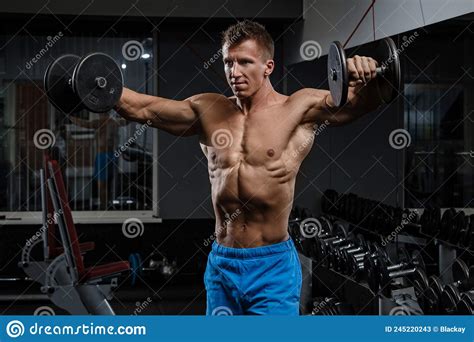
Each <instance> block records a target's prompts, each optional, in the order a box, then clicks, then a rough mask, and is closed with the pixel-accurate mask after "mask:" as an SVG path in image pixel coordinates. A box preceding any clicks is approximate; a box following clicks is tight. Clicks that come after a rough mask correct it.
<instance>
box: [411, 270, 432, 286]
mask: <svg viewBox="0 0 474 342" xmlns="http://www.w3.org/2000/svg"><path fill="white" fill-rule="evenodd" d="M411 279H413V281H412V284H418V285H419V286H420V287H421V288H422V289H423V290H424V289H426V288H427V287H428V286H429V281H428V277H427V276H426V273H425V271H423V270H422V269H420V268H417V269H415V272H414V273H413V274H412V275H411Z"/></svg>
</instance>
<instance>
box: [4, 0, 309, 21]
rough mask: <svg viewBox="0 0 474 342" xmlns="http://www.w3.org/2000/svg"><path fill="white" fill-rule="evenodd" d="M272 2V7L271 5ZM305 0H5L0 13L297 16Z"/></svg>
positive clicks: (140, 15)
mask: <svg viewBox="0 0 474 342" xmlns="http://www.w3.org/2000/svg"><path fill="white" fill-rule="evenodd" d="M270 3H271V6H269V5H270ZM302 8H303V1H301V0H300V1H291V2H289V1H285V0H271V1H268V0H252V1H221V0H205V1H192V0H168V1H155V0H141V1H134V2H132V1H128V0H115V1H111V0H107V1H105V0H101V1H92V2H91V1H90V0H76V1H60V0H57V1H54V0H53V1H51V0H42V1H34V0H21V1H3V2H2V3H1V4H0V13H2V12H4V13H34V14H38V13H41V14H51V13H54V14H55V15H62V14H72V15H81V16H82V15H101V16H119V17H123V16H138V17H144V16H147V17H170V18H177V17H184V18H206V19H209V18H211V17H213V18H232V17H235V18H239V17H248V18H251V17H255V16H258V17H259V18H297V17H299V16H300V15H301V13H302Z"/></svg>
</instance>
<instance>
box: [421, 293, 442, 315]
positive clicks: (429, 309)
mask: <svg viewBox="0 0 474 342" xmlns="http://www.w3.org/2000/svg"><path fill="white" fill-rule="evenodd" d="M439 297H440V295H438V294H437V293H436V291H434V290H433V289H432V288H431V287H429V288H427V289H426V290H425V291H424V292H423V300H424V303H423V304H424V307H425V308H426V312H424V314H425V315H429V314H439Z"/></svg>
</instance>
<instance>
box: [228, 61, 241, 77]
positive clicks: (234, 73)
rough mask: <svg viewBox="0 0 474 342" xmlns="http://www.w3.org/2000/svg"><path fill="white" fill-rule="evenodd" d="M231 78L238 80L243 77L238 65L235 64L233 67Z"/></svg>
mask: <svg viewBox="0 0 474 342" xmlns="http://www.w3.org/2000/svg"><path fill="white" fill-rule="evenodd" d="M230 76H231V77H232V78H237V77H239V76H242V73H241V72H240V67H239V64H238V63H234V64H233V65H232V69H230Z"/></svg>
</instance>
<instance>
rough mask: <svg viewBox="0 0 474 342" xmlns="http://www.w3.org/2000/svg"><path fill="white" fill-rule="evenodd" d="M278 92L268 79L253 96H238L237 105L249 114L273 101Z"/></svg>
mask: <svg viewBox="0 0 474 342" xmlns="http://www.w3.org/2000/svg"><path fill="white" fill-rule="evenodd" d="M277 95H278V93H277V92H276V91H275V90H274V89H273V86H272V84H271V83H270V81H269V80H267V81H266V82H265V83H264V85H263V86H262V87H261V88H260V89H259V90H258V91H257V92H256V93H255V94H253V95H252V96H249V97H246V98H243V99H240V98H237V105H238V106H239V107H240V108H241V110H242V111H243V112H244V114H248V113H249V112H250V111H251V110H256V109H258V108H261V107H265V106H267V105H268V104H269V103H271V102H273V100H274V98H275V97H276V96H277Z"/></svg>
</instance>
